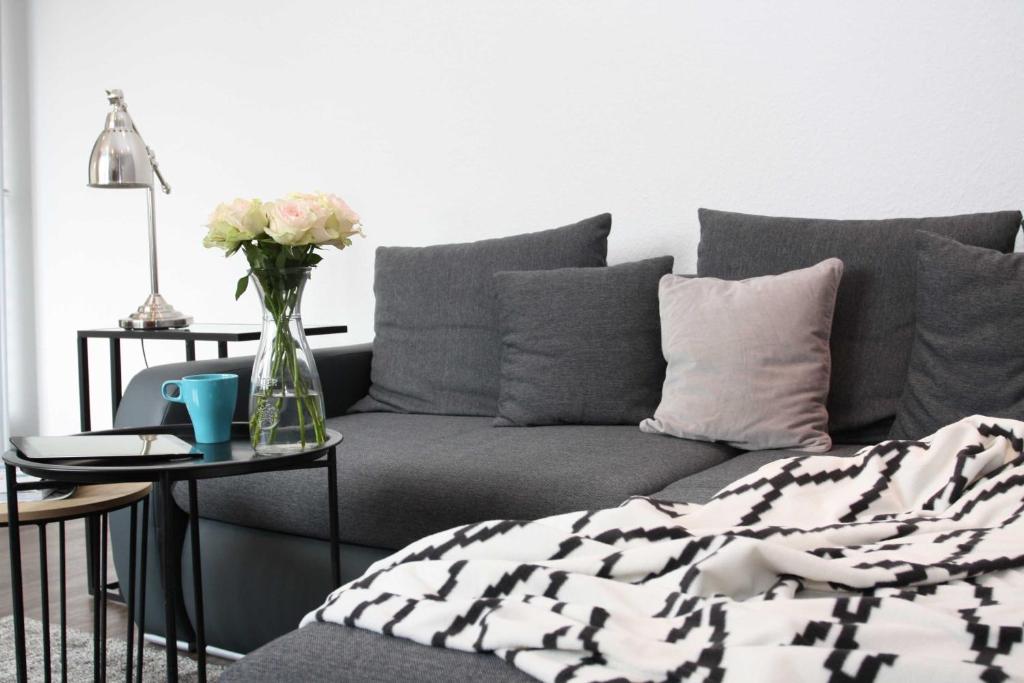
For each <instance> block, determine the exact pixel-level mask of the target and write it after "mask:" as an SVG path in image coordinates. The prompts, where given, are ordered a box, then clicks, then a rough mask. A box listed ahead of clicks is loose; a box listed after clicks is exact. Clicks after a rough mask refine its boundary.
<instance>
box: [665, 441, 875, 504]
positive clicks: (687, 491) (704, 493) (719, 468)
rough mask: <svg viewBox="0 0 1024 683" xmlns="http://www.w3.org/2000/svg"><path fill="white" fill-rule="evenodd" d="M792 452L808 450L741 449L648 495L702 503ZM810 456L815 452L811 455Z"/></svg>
mask: <svg viewBox="0 0 1024 683" xmlns="http://www.w3.org/2000/svg"><path fill="white" fill-rule="evenodd" d="M862 448H864V445H863V444H843V445H834V446H832V450H830V451H829V452H828V453H821V454H820V455H839V456H847V455H853V454H854V453H856V452H857V451H859V450H860V449H862ZM794 455H801V456H807V453H803V452H801V451H795V450H788V449H786V450H781V449H780V450H771V451H750V452H748V453H742V454H740V455H737V456H736V457H735V458H729V459H728V460H726V461H724V462H722V463H719V464H718V465H715V466H714V467H709V468H707V469H706V470H702V471H701V472H698V473H697V474H695V475H693V476H691V477H686V478H685V479H680V480H679V481H674V482H672V483H671V484H669V485H668V486H666V487H665V488H663V489H662V490H660V491H658V492H657V493H654V494H652V495H651V497H652V498H657V499H658V500H667V501H671V502H673V503H701V504H703V503H706V502H708V501H709V500H711V497H712V496H714V495H715V494H716V493H718V492H719V491H721V490H722V489H723V488H725V487H726V486H727V485H729V484H731V483H733V482H734V481H736V480H737V479H740V478H741V477H745V476H747V475H748V474H750V473H751V472H753V471H755V470H757V469H758V468H759V467H761V466H762V465H767V464H768V463H770V462H775V461H776V460H780V459H782V458H790V457H793V456H794ZM809 457H812V458H813V457H817V456H814V455H811V456H809Z"/></svg>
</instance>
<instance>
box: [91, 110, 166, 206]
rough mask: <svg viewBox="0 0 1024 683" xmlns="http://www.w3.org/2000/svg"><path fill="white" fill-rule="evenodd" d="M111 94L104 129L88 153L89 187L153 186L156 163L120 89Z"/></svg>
mask: <svg viewBox="0 0 1024 683" xmlns="http://www.w3.org/2000/svg"><path fill="white" fill-rule="evenodd" d="M112 92H117V96H116V97H111V98H110V100H111V103H112V104H113V105H114V108H113V109H112V110H111V111H110V113H109V114H107V122H106V125H105V126H104V127H103V132H102V133H100V136H99V137H98V138H96V144H94V145H93V146H92V154H91V155H90V156H89V187H109V188H132V187H152V186H153V165H152V163H151V162H150V160H149V153H148V152H147V151H146V143H144V142H143V141H142V138H141V137H140V136H139V134H138V132H137V131H136V130H135V124H133V123H132V118H131V117H130V116H129V115H128V111H127V110H126V109H125V107H124V100H123V99H122V98H121V96H120V92H119V91H112Z"/></svg>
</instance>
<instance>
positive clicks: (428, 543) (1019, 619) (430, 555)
mask: <svg viewBox="0 0 1024 683" xmlns="http://www.w3.org/2000/svg"><path fill="white" fill-rule="evenodd" d="M1022 439H1024V422H1018V421H1014V420H1003V419H993V418H985V417H978V416H975V417H971V418H967V419H965V420H962V421H961V422H958V423H956V424H953V425H950V426H948V427H945V428H944V429H942V430H940V431H939V432H937V433H936V434H934V435H933V436H932V437H930V438H928V439H925V440H923V441H921V442H912V441H887V442H883V443H881V444H879V445H878V446H874V447H869V448H866V449H864V450H862V451H861V452H859V453H858V454H857V455H855V456H852V457H835V456H827V455H824V456H823V455H808V456H800V457H792V458H786V459H783V460H779V461H777V462H773V463H771V464H769V465H766V466H764V467H762V468H761V469H760V470H758V471H757V472H755V473H753V474H751V475H750V476H747V477H745V478H743V479H741V480H739V481H737V482H735V483H734V484H732V485H730V486H728V487H727V488H725V489H724V490H722V491H721V492H720V493H719V494H718V495H717V496H715V498H714V499H713V500H711V501H710V502H709V503H707V504H706V505H691V504H682V503H669V502H664V501H659V500H655V499H652V498H632V499H630V500H628V501H626V502H625V503H623V504H622V505H621V506H619V507H617V508H611V509H607V510H597V511H591V512H579V513H571V514H565V515H559V516H556V517H549V518H547V519H541V520H537V521H493V522H482V523H479V524H470V525H468V526H463V527H459V528H455V529H451V530H449V531H444V532H441V533H438V534H434V535H432V536H429V537H427V538H424V539H422V540H420V541H417V542H415V543H413V544H412V545H410V546H408V547H407V548H405V549H404V550H401V551H399V552H397V553H395V554H394V555H393V556H391V557H389V558H387V559H385V560H382V561H380V562H378V563H377V564H376V565H374V566H373V567H371V568H370V570H369V571H368V572H367V573H366V574H365V575H364V576H363V577H362V578H360V579H358V580H356V581H353V582H351V583H349V584H347V585H345V586H343V587H341V588H339V589H338V590H336V591H334V592H333V593H332V594H331V595H330V596H329V597H328V598H327V601H326V602H325V603H324V605H323V606H322V607H320V608H319V609H317V610H315V611H314V612H312V613H310V614H309V615H307V616H306V618H305V619H304V620H303V625H305V624H307V623H309V622H311V621H314V620H319V621H328V622H334V623H338V624H344V625H347V626H354V627H358V628H363V629H369V630H372V631H378V632H380V633H385V634H387V635H390V636H397V637H401V638H408V639H410V640H414V641H416V642H419V643H424V644H428V645H435V646H439V647H448V648H453V649H457V650H467V651H478V652H492V653H494V654H496V655H497V656H500V657H503V658H504V659H505V660H507V661H508V662H510V663H511V664H513V665H514V666H516V667H518V668H519V669H521V670H522V671H525V672H526V673H528V674H530V675H532V676H534V677H536V678H539V679H541V680H544V681H560V682H561V681H612V680H614V681H661V680H669V681H683V680H686V681H689V680H693V681H787V682H788V681H804V680H806V681H857V682H860V681H895V682H897V683H910V682H913V681H924V682H926V683H938V682H939V681H968V680H980V681H986V682H995V681H1004V680H1024V642H1022V640H1024V516H1022V513H1024V456H1022V454H1021V453H1022V449H1024V443H1022Z"/></svg>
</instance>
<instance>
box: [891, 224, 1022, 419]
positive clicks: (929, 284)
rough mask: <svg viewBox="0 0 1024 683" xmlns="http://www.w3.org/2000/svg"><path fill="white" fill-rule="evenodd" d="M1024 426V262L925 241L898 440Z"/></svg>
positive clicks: (921, 237) (920, 246)
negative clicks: (976, 427)
mask: <svg viewBox="0 0 1024 683" xmlns="http://www.w3.org/2000/svg"><path fill="white" fill-rule="evenodd" d="M969 415H989V416H991V417H1008V418H1012V419H1014V420H1022V419H1024V254H1001V253H999V252H997V251H992V250H991V249H981V248H979V247H970V246H965V245H963V244H960V243H958V242H954V241H953V240H948V239H944V238H942V237H936V236H935V235H930V234H928V233H923V232H922V233H918V235H917V319H916V321H915V336H914V346H913V350H912V351H911V355H910V369H909V370H908V373H907V384H906V388H905V390H904V393H903V399H902V400H901V401H900V409H899V413H898V414H897V417H896V423H895V424H894V425H893V429H892V437H893V438H894V439H920V438H922V437H925V436H928V435H930V434H932V433H933V432H935V431H936V430H938V429H939V428H940V427H943V426H945V425H947V424H950V423H952V422H956V421H957V420H959V419H960V418H963V417H967V416H969Z"/></svg>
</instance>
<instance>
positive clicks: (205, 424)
mask: <svg viewBox="0 0 1024 683" xmlns="http://www.w3.org/2000/svg"><path fill="white" fill-rule="evenodd" d="M170 386H176V387H178V395H177V396H171V395H170V394H168V393H167V388H168V387H170ZM160 395H161V396H163V397H164V399H165V400H168V401H173V402H174V403H184V404H185V407H186V408H188V416H189V417H190V418H191V419H192V428H193V429H194V430H195V432H196V441H197V442H199V443H220V442H222V441H230V440H231V418H232V416H233V415H234V414H235V401H236V400H237V399H238V375H231V374H211V375H187V376H185V377H182V378H181V379H172V380H169V381H167V382H164V383H163V384H162V385H161V386H160Z"/></svg>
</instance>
